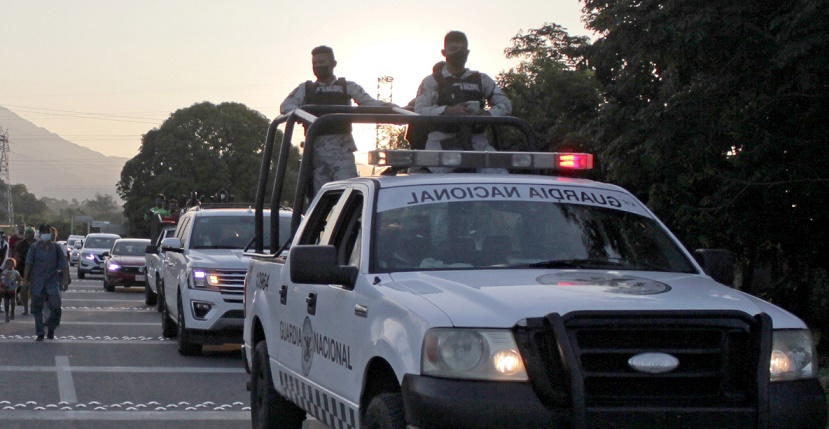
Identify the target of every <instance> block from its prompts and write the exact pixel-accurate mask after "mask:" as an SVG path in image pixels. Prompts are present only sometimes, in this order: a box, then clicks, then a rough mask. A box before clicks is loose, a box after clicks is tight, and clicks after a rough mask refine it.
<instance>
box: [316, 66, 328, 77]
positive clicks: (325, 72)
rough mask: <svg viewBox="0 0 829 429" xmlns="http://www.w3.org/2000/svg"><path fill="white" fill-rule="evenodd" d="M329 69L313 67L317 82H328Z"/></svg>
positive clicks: (326, 67)
mask: <svg viewBox="0 0 829 429" xmlns="http://www.w3.org/2000/svg"><path fill="white" fill-rule="evenodd" d="M331 74H332V73H331V67H328V66H315V67H314V76H316V77H317V79H319V80H328V79H329V78H330V77H331Z"/></svg>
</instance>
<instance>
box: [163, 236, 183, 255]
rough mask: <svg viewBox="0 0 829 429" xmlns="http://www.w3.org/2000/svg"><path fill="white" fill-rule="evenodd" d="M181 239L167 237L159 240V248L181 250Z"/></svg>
mask: <svg viewBox="0 0 829 429" xmlns="http://www.w3.org/2000/svg"><path fill="white" fill-rule="evenodd" d="M181 244H182V243H181V240H179V239H178V238H177V237H167V238H165V239H163V240H161V248H162V249H163V250H172V251H179V252H180V251H181V248H182V245H181Z"/></svg>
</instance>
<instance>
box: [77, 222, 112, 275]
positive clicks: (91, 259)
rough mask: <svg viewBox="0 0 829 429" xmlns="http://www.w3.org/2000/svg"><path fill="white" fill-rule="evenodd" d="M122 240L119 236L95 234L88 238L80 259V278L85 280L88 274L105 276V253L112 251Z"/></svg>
mask: <svg viewBox="0 0 829 429" xmlns="http://www.w3.org/2000/svg"><path fill="white" fill-rule="evenodd" d="M119 238H121V236H120V235H118V234H103V233H93V234H89V235H87V236H86V239H84V241H83V247H82V248H81V253H80V257H79V258H78V278H79V279H83V278H84V277H86V275H87V274H101V275H103V274H104V258H103V257H102V256H101V254H103V253H104V252H109V250H110V249H112V244H113V243H115V240H117V239H119Z"/></svg>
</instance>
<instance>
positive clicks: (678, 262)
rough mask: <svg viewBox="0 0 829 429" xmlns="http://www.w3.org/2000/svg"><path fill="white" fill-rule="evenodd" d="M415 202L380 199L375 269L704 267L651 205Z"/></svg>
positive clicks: (677, 269) (687, 269) (672, 269)
mask: <svg viewBox="0 0 829 429" xmlns="http://www.w3.org/2000/svg"><path fill="white" fill-rule="evenodd" d="M412 196H415V193H412ZM407 198H408V197H407ZM602 198H605V197H602ZM607 198H608V199H607V200H606V201H611V200H609V198H611V197H607ZM596 200H597V201H599V200H598V198H596ZM413 201H414V202H415V203H413V204H412V203H410V204H383V203H382V202H381V204H380V205H378V213H377V220H378V221H377V222H376V229H375V231H374V234H375V240H374V243H375V245H374V247H373V249H374V252H373V261H372V262H373V265H372V267H373V268H372V269H373V271H375V272H394V271H424V270H447V269H469V268H473V269H480V268H500V269H505V268H506V269H520V268H563V269H567V268H570V269H573V268H583V269H612V270H642V271H670V272H682V273H694V272H696V271H695V269H694V267H693V265H692V264H691V263H690V261H689V260H688V258H687V257H686V256H685V254H684V253H683V252H682V250H681V249H680V247H679V246H678V244H677V243H676V242H675V241H674V240H673V239H672V238H671V237H670V236H669V235H668V234H667V233H666V231H665V230H664V229H663V228H662V227H661V226H660V225H659V224H658V223H657V222H656V221H654V220H653V219H652V218H651V217H650V216H648V215H647V213H646V212H645V211H644V210H643V209H641V210H624V209H621V208H619V207H610V206H609V205H607V204H606V207H603V206H602V205H601V204H571V203H567V202H550V201H530V200H526V199H514V200H500V201H499V200H477V201H476V200H470V201H466V200H460V201H449V202H431V201H427V202H428V203H421V202H420V201H418V200H417V198H415V199H414V200H413ZM388 206H391V207H388Z"/></svg>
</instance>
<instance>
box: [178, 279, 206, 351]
mask: <svg viewBox="0 0 829 429" xmlns="http://www.w3.org/2000/svg"><path fill="white" fill-rule="evenodd" d="M201 349H202V347H201V344H199V343H197V342H194V341H193V339H192V338H191V337H190V332H189V331H188V330H187V325H185V323H184V306H182V304H181V294H179V295H178V353H179V354H180V355H182V356H198V355H200V354H201Z"/></svg>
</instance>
